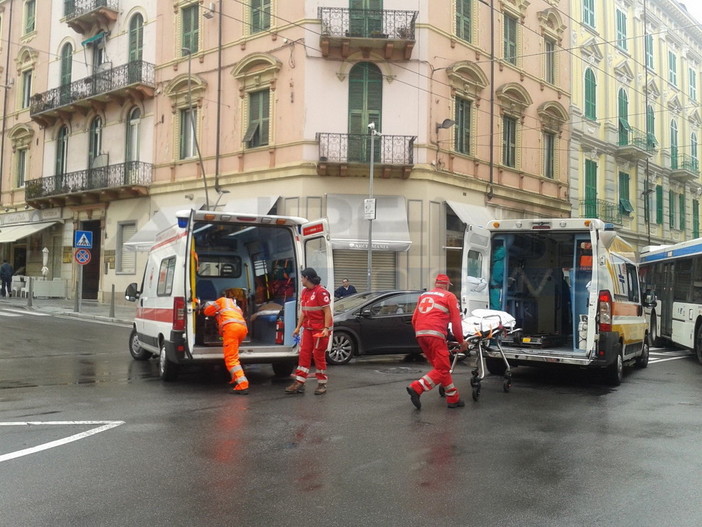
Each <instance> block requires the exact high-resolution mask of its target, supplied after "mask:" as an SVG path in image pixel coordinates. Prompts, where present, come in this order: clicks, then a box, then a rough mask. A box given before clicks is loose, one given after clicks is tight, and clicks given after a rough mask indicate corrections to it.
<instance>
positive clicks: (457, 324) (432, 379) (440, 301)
mask: <svg viewBox="0 0 702 527" xmlns="http://www.w3.org/2000/svg"><path fill="white" fill-rule="evenodd" d="M450 285H453V284H452V283H451V282H450V280H449V277H448V276H446V275H445V274H439V275H436V280H435V286H434V289H432V290H431V291H427V292H426V293H422V294H421V295H419V299H418V300H417V307H416V308H415V310H414V314H413V315H412V326H414V333H415V336H416V337H417V342H418V343H419V347H420V348H422V351H423V352H424V355H425V356H426V358H427V360H428V361H429V363H430V364H431V365H432V367H433V368H434V369H433V370H431V371H430V372H429V373H427V374H426V375H425V376H424V377H422V378H421V379H419V380H418V381H414V382H413V383H412V384H410V385H409V386H408V387H407V393H409V396H410V399H411V400H412V404H413V405H414V406H415V407H416V408H417V410H419V409H421V408H422V403H421V401H420V400H419V396H420V395H422V393H424V392H426V391H428V390H431V389H432V388H434V387H435V386H437V385H441V386H443V387H444V390H445V392H446V402H447V403H448V407H449V408H460V407H463V406H465V403H464V402H463V400H462V399H461V398H460V396H459V394H458V390H457V389H456V387H455V386H454V385H453V380H452V379H451V373H450V372H449V370H450V368H451V364H450V360H449V352H448V345H447V344H446V333H447V332H448V324H449V322H450V323H451V327H452V328H454V337H455V338H456V340H457V341H458V343H459V344H460V345H461V351H465V350H466V348H467V347H468V343H467V342H466V341H464V340H463V332H462V331H460V330H459V331H456V330H455V328H461V327H462V326H461V314H460V311H459V309H458V299H457V298H456V296H455V295H454V294H453V293H451V292H450V291H449V290H448V288H449V286H450Z"/></svg>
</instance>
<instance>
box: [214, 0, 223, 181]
mask: <svg viewBox="0 0 702 527" xmlns="http://www.w3.org/2000/svg"><path fill="white" fill-rule="evenodd" d="M217 38H218V42H217V139H216V140H215V141H216V142H215V174H214V176H215V183H214V188H215V192H217V194H219V193H220V191H221V188H220V186H219V153H220V135H221V134H220V133H219V132H220V126H221V124H220V123H221V118H222V0H220V2H219V35H218V36H217Z"/></svg>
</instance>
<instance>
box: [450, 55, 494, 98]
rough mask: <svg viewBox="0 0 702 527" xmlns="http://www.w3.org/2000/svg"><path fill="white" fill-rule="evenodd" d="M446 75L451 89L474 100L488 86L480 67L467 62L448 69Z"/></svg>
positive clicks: (458, 63)
mask: <svg viewBox="0 0 702 527" xmlns="http://www.w3.org/2000/svg"><path fill="white" fill-rule="evenodd" d="M446 74H447V75H448V78H449V84H450V85H451V87H452V88H453V89H455V90H456V91H457V92H459V93H461V94H463V95H467V96H469V97H471V98H474V99H475V98H478V96H479V94H480V92H482V91H483V89H484V88H486V87H487V85H488V84H489V80H488V77H487V75H485V73H484V72H483V70H482V69H481V68H480V66H478V65H477V64H475V63H474V62H470V61H467V60H466V61H461V62H457V63H455V64H453V65H452V66H450V67H448V68H447V69H446Z"/></svg>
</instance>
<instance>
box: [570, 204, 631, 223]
mask: <svg viewBox="0 0 702 527" xmlns="http://www.w3.org/2000/svg"><path fill="white" fill-rule="evenodd" d="M580 216H581V217H583V218H596V219H599V220H602V221H605V222H607V223H616V224H618V225H621V224H622V211H621V208H620V206H619V204H618V203H612V202H611V201H605V200H602V199H589V200H584V201H581V202H580Z"/></svg>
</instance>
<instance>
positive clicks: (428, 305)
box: [417, 296, 434, 313]
mask: <svg viewBox="0 0 702 527" xmlns="http://www.w3.org/2000/svg"><path fill="white" fill-rule="evenodd" d="M417 309H419V312H420V313H428V312H429V311H431V310H432V309H434V299H433V298H432V297H430V296H425V297H424V298H422V301H421V302H420V303H419V306H418V308H417Z"/></svg>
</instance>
